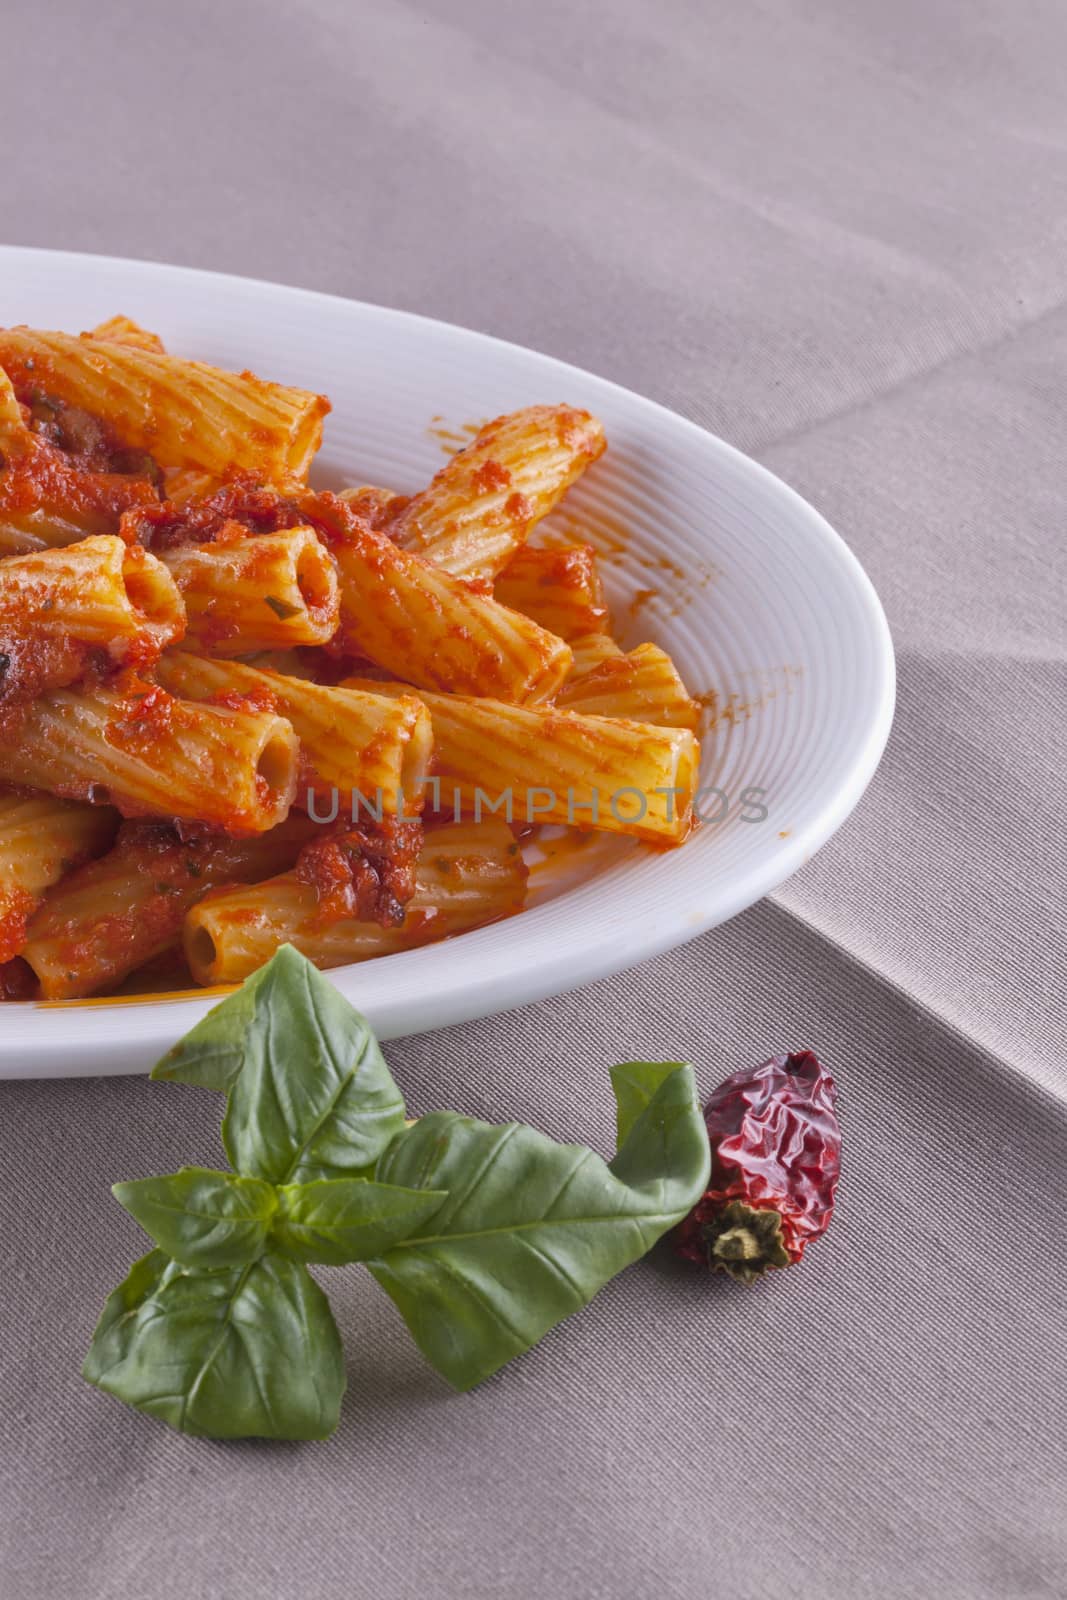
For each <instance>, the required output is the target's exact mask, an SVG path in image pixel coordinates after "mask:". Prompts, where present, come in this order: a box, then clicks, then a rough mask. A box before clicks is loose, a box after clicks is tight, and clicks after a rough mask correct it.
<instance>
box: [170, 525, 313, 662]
mask: <svg viewBox="0 0 1067 1600" xmlns="http://www.w3.org/2000/svg"><path fill="white" fill-rule="evenodd" d="M163 560H164V561H165V562H166V564H167V566H168V567H169V568H170V572H171V576H172V577H173V579H174V581H175V583H176V584H177V586H178V588H179V589H180V590H181V593H182V598H183V600H184V601H185V609H186V613H187V616H188V635H189V638H190V639H192V640H195V642H196V643H197V644H199V645H202V646H203V647H204V648H205V649H210V651H211V652H212V654H213V655H217V656H243V655H250V654H252V652H254V651H256V650H286V649H289V648H291V647H292V646H293V645H312V644H326V643H327V641H328V640H330V639H332V638H333V636H334V634H335V633H336V632H337V625H338V622H339V620H340V599H339V594H338V584H337V568H336V566H335V565H334V562H333V558H332V557H331V555H330V553H329V551H328V550H327V549H326V548H325V547H324V546H323V544H322V543H321V542H320V540H319V539H318V538H317V537H316V536H315V533H314V532H313V530H312V529H311V528H288V529H286V530H285V532H283V533H272V534H261V535H259V536H258V537H256V536H251V535H250V536H249V537H247V538H235V539H227V540H223V541H219V542H217V543H214V544H204V545H197V544H188V545H179V546H178V548H177V549H175V550H168V551H165V552H164V553H163Z"/></svg>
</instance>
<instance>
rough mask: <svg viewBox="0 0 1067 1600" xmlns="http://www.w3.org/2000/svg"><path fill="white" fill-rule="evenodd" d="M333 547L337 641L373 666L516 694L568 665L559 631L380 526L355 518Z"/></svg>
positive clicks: (551, 688)
mask: <svg viewBox="0 0 1067 1600" xmlns="http://www.w3.org/2000/svg"><path fill="white" fill-rule="evenodd" d="M332 548H333V554H334V556H335V558H336V561H337V568H338V573H339V576H340V580H341V627H340V638H341V641H342V643H343V644H347V645H348V646H349V647H350V648H351V649H352V651H354V652H355V653H357V654H359V655H363V656H366V657H367V659H368V660H370V661H373V662H376V663H377V665H378V666H381V667H386V668H387V669H388V670H389V671H390V672H394V673H396V674H397V675H398V676H403V677H405V678H406V679H407V680H408V681H409V682H411V683H417V684H419V685H421V686H422V687H423V688H427V689H445V688H452V689H456V690H458V691H460V692H462V693H464V694H473V695H494V696H496V697H498V698H499V699H501V700H514V701H517V702H520V703H525V702H528V701H537V700H547V699H549V698H550V697H551V696H552V695H553V694H555V692H556V690H557V689H558V688H559V687H560V685H561V684H562V682H563V680H564V678H565V677H566V676H567V673H568V672H569V671H570V667H571V660H572V657H571V652H570V649H569V648H568V646H567V644H566V643H565V641H564V640H563V639H558V638H556V636H555V635H554V634H551V633H548V632H546V630H545V629H544V628H540V627H538V626H537V624H536V623H535V622H531V621H530V619H529V618H528V617H524V616H522V615H521V613H519V612H518V611H510V610H509V609H508V608H507V607H506V606H502V605H500V604H498V602H497V601H495V600H493V599H491V598H490V597H489V596H488V595H482V594H478V593H476V592H475V591H474V590H472V589H471V587H470V586H469V585H468V584H466V583H465V582H464V581H463V579H462V578H455V577H453V576H452V575H451V573H448V572H445V571H443V570H442V569H440V568H438V567H436V566H434V565H431V563H430V562H428V561H422V560H420V559H419V558H418V556H414V555H411V554H410V553H409V552H408V551H406V550H401V549H399V548H398V547H397V546H396V545H394V544H393V543H392V542H391V540H390V539H389V538H388V537H387V535H386V534H384V533H379V532H376V531H375V530H373V529H371V528H370V527H367V526H365V525H364V526H359V525H357V526H356V527H354V528H351V529H348V530H346V531H345V533H344V534H343V535H342V536H341V537H339V538H338V539H337V540H336V541H335V543H334V544H333V546H332Z"/></svg>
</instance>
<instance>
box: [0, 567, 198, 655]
mask: <svg viewBox="0 0 1067 1600" xmlns="http://www.w3.org/2000/svg"><path fill="white" fill-rule="evenodd" d="M9 632H14V633H15V634H22V635H24V636H26V637H34V636H36V637H38V638H40V637H53V638H68V639H73V640H76V641H78V642H79V643H81V644H91V645H98V646H101V647H103V648H106V649H108V651H109V654H110V656H111V659H112V661H113V662H114V663H115V664H116V665H118V664H120V663H123V662H129V661H135V662H137V663H138V664H140V665H144V664H145V662H146V661H148V660H149V659H152V660H154V659H155V657H156V656H158V655H159V653H160V651H161V650H162V649H163V648H164V647H165V646H166V645H168V644H173V643H174V642H175V640H177V639H180V638H182V637H183V635H184V633H185V607H184V605H183V604H182V597H181V595H180V594H179V593H178V590H177V588H176V587H175V583H174V580H173V578H172V577H171V575H170V573H169V572H168V571H167V569H166V567H165V566H164V565H163V563H162V562H160V561H157V560H156V558H155V556H153V555H150V554H149V552H148V551H147V550H142V549H141V548H140V546H139V545H127V544H124V543H123V541H122V540H121V539H117V538H115V537H113V536H111V537H108V536H104V535H101V536H98V537H96V538H92V539H83V540H81V541H80V542H79V543H77V544H71V545H67V546H65V547H62V548H58V549H54V550H52V549H46V550H41V551H37V552H33V553H30V554H26V555H21V556H17V557H15V558H14V559H13V560H9V561H4V562H2V563H0V637H4V636H7V635H8V633H9Z"/></svg>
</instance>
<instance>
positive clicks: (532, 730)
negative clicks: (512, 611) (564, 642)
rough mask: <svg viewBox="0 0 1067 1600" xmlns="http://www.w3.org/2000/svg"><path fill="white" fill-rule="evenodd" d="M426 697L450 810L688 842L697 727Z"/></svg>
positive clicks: (444, 797)
mask: <svg viewBox="0 0 1067 1600" xmlns="http://www.w3.org/2000/svg"><path fill="white" fill-rule="evenodd" d="M351 681H352V682H353V683H356V682H358V681H359V680H351ZM396 687H399V686H396ZM379 688H380V689H381V690H382V691H383V692H395V688H394V686H393V685H391V684H381V685H379ZM421 695H422V699H423V700H425V702H426V704H427V706H428V707H429V709H430V715H431V717H432V719H433V735H434V744H435V748H436V751H437V762H438V775H439V779H440V789H441V796H442V803H443V804H444V805H445V806H446V807H447V806H454V804H455V799H454V797H456V798H458V801H459V803H460V804H461V806H462V807H463V809H464V810H468V809H469V810H470V811H471V812H472V813H473V815H474V816H475V818H478V817H479V816H481V815H482V814H483V813H484V812H491V813H493V814H496V812H497V811H498V810H499V811H501V813H502V814H503V815H504V816H505V818H506V820H507V821H509V822H510V821H516V822H561V823H569V824H571V825H572V826H580V827H585V828H601V829H604V830H606V831H607V832H608V833H626V834H633V835H634V836H635V837H637V838H639V839H646V840H650V841H653V842H658V843H664V842H667V843H671V844H680V843H681V842H682V840H683V839H684V838H685V837H686V835H687V834H688V832H689V829H690V826H691V823H692V806H693V793H694V789H695V787H696V769H697V760H698V757H699V748H698V746H697V741H696V739H695V738H694V737H693V735H692V733H690V732H689V731H688V730H687V729H684V728H660V727H652V726H649V725H647V724H644V723H640V722H627V721H621V720H617V719H614V718H610V717H591V716H582V715H580V714H578V713H577V712H574V711H558V710H556V709H555V707H551V706H550V707H541V706H509V705H504V704H503V702H501V701H497V702H495V703H494V702H492V701H489V700H473V699H469V698H465V697H463V696H461V695H441V694H427V693H425V692H424V691H421Z"/></svg>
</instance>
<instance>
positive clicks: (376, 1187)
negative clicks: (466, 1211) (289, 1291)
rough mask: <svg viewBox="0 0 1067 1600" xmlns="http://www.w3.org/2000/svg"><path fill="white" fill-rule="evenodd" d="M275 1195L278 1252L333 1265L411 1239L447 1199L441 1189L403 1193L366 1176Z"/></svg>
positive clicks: (288, 1188)
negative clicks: (371, 1180) (413, 1233)
mask: <svg viewBox="0 0 1067 1600" xmlns="http://www.w3.org/2000/svg"><path fill="white" fill-rule="evenodd" d="M275 1192H276V1193H277V1196H278V1202H279V1203H278V1214H277V1216H276V1217H275V1219H274V1226H273V1230H272V1244H273V1246H274V1248H275V1249H276V1250H280V1251H282V1253H283V1254H284V1255H287V1256H292V1257H293V1259H294V1260H296V1261H321V1262H324V1263H325V1264H326V1265H328V1266H334V1267H341V1266H344V1264H345V1263H346V1262H348V1261H366V1260H368V1258H369V1257H370V1256H376V1255H378V1254H380V1252H381V1251H382V1250H387V1249H388V1248H389V1246H390V1245H392V1244H396V1243H397V1241H398V1240H400V1239H406V1238H407V1236H408V1235H409V1234H410V1233H412V1232H413V1231H414V1229H415V1228H417V1227H418V1226H419V1224H420V1223H422V1222H425V1221H426V1220H427V1218H429V1217H430V1216H431V1215H432V1214H433V1213H434V1212H435V1211H436V1210H437V1209H438V1207H439V1206H440V1205H441V1203H442V1201H443V1200H444V1199H445V1198H446V1197H445V1193H444V1191H443V1190H441V1189H398V1188H397V1187H396V1186H395V1185H393V1184H388V1183H368V1182H367V1181H366V1180H365V1179H362V1178H334V1179H332V1180H327V1181H325V1182H321V1183H294V1184H284V1185H283V1186H282V1187H281V1188H280V1189H278V1190H276V1191H275Z"/></svg>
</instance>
